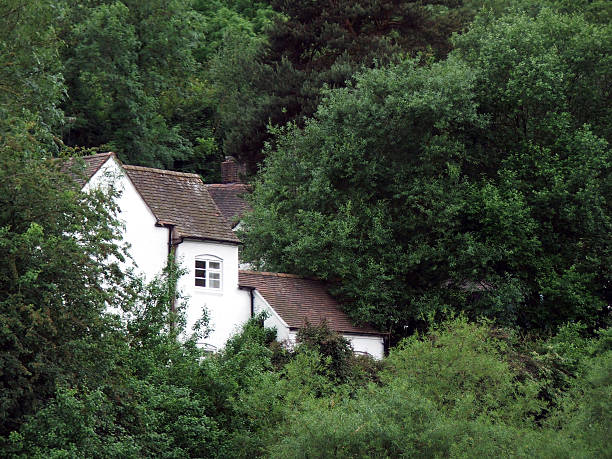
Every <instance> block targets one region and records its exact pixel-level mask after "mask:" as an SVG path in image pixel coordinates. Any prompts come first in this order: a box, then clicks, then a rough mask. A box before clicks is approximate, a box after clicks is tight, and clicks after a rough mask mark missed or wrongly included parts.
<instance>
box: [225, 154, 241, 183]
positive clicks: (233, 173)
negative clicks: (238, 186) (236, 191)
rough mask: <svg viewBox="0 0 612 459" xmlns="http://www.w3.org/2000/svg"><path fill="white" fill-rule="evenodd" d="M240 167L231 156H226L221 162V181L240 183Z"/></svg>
mask: <svg viewBox="0 0 612 459" xmlns="http://www.w3.org/2000/svg"><path fill="white" fill-rule="evenodd" d="M242 172H243V171H242V167H240V165H239V164H238V163H237V162H236V160H235V159H234V157H233V156H226V157H225V161H223V162H222V163H221V182H222V183H241V180H240V174H241V173H242Z"/></svg>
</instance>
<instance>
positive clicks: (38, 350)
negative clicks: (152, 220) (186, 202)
mask: <svg viewBox="0 0 612 459" xmlns="http://www.w3.org/2000/svg"><path fill="white" fill-rule="evenodd" d="M611 17H612V8H611V7H610V2H607V1H603V0H601V1H599V0H593V1H589V0H579V1H563V0H541V1H536V0H532V1H530V0H514V1H512V2H507V1H497V0H427V1H407V0H375V1H370V0H368V1H366V0H352V1H349V0H338V1H326V0H316V1H315V0H312V1H302V2H289V1H280V0H278V1H277V0H270V1H265V0H262V1H247V0H171V1H161V0H139V1H132V0H121V1H120V0H108V1H106V0H84V1H80V2H74V1H70V0H60V1H52V0H27V1H26V0H5V1H3V2H2V3H1V4H0V456H2V457H15V458H31V457H34V458H41V457H45V458H47V457H52V458H71V457H75V458H76V457H79V458H80V457H92V458H98V457H134V458H136V457H168V458H178V457H254V456H263V457H282V458H285V457H303V458H313V457H414V456H418V457H492V456H500V457H526V456H532V457H551V458H552V457H554V458H558V457H568V458H570V457H571V458H576V457H594V458H595V457H597V458H599V457H612V449H611V443H610V440H609V439H610V438H612V419H611V414H610V413H612V331H611V329H610V326H611V325H612V324H611V322H612V313H611V310H610V307H611V306H610V305H611V304H612V273H611V267H612V251H611V242H612V238H611V237H610V234H612V220H611V219H612V213H611V208H610V203H611V202H612V175H611V171H612V154H611V149H610V141H611V135H612V131H611V126H612V118H611V114H612V111H611V110H612V100H611V97H610V88H611V85H610V78H611V75H612V59H611V56H612V53H611V51H612V46H611V44H612V26H611V25H610V19H611ZM107 150H113V151H116V152H117V154H118V156H119V158H120V159H122V160H123V161H125V162H127V163H129V164H136V165H144V166H151V167H162V168H167V169H171V170H178V171H187V172H195V173H198V174H200V175H201V176H202V177H203V179H204V180H205V181H206V182H214V181H218V179H219V176H218V169H219V167H218V166H219V162H220V161H221V159H222V158H223V157H224V155H233V156H235V157H236V158H237V159H238V160H239V161H241V162H243V163H244V164H246V165H247V166H248V170H249V171H250V177H249V179H250V180H251V181H252V183H253V185H254V193H253V196H252V198H251V202H252V205H253V209H254V210H253V212H252V213H251V214H250V215H249V216H247V218H246V221H245V222H244V225H243V226H242V228H243V233H242V234H241V238H242V239H243V240H244V242H245V246H244V251H243V252H242V255H243V256H244V257H245V258H246V259H247V260H249V261H250V262H251V263H253V264H254V265H255V266H257V267H259V268H262V269H265V270H268V271H274V270H278V271H284V272H292V273H296V274H302V275H307V276H315V277H318V278H321V279H324V280H325V281H327V282H328V283H329V285H330V289H331V291H332V293H333V294H334V295H335V296H336V297H337V298H338V299H339V300H340V301H341V303H342V304H343V305H345V309H346V312H347V313H348V314H349V315H350V316H351V318H352V319H353V320H354V321H355V322H356V323H370V324H373V325H374V326H376V327H378V328H379V329H380V330H382V331H385V332H388V333H389V336H390V337H391V344H392V346H391V349H390V352H389V355H388V357H386V358H385V359H384V360H382V361H374V360H372V359H369V358H367V357H363V356H355V355H353V353H352V351H351V349H350V347H349V345H348V342H347V341H346V340H345V339H343V338H342V337H341V336H338V335H335V334H334V333H333V332H331V331H330V330H329V329H327V327H326V326H325V325H324V324H323V325H321V326H311V327H306V328H304V329H302V330H301V331H300V334H299V337H298V338H299V339H298V344H297V345H296V346H295V347H294V348H291V349H288V348H286V347H284V346H283V345H282V344H280V343H277V342H275V341H274V339H273V338H274V336H275V332H274V330H267V329H264V328H262V327H261V326H260V323H261V320H260V319H261V318H254V319H253V320H252V321H251V322H249V323H247V324H246V325H245V327H244V328H243V330H242V331H241V332H240V333H238V334H236V335H235V336H234V337H233V338H232V339H231V340H230V341H229V342H228V344H227V346H226V347H225V349H224V350H222V351H221V352H219V353H216V354H212V355H211V354H203V352H202V350H201V349H198V347H197V346H196V345H195V343H196V341H197V340H198V339H199V337H201V336H202V335H206V333H207V328H206V323H205V322H203V323H202V324H201V328H200V329H197V330H184V317H183V306H181V304H182V302H181V293H180V292H177V291H176V289H175V285H176V282H175V280H176V278H177V276H178V275H180V273H179V272H177V270H176V268H175V267H174V266H173V265H172V263H169V265H168V268H167V270H166V271H165V272H164V273H161V274H160V276H159V278H158V279H157V280H156V281H155V282H153V283H151V284H145V283H144V282H143V281H142V279H140V278H138V277H136V276H134V275H133V274H132V273H125V272H121V270H120V269H119V266H120V262H121V260H123V258H124V257H125V256H126V253H125V247H120V246H118V245H117V243H116V239H115V237H114V236H115V235H116V234H117V231H118V222H117V220H116V214H117V210H118V209H116V207H115V205H114V204H113V196H112V195H110V196H109V195H104V194H103V193H98V192H96V193H90V194H82V193H80V192H79V191H78V190H76V189H75V187H74V182H73V177H74V175H71V174H66V171H65V170H62V164H65V163H64V162H62V161H61V160H58V158H60V159H61V158H65V157H68V156H79V155H83V154H87V153H90V152H95V151H107ZM78 166H79V164H78V162H77V163H76V164H75V166H74V170H73V171H71V173H72V174H78V173H79V172H78ZM171 304H176V305H177V306H178V307H177V309H176V311H175V312H171V311H172V308H171V307H170V305H171ZM109 311H115V312H116V313H111V312H109ZM119 311H120V313H119ZM179 336H181V337H183V339H178V337H179ZM185 337H186V338H185Z"/></svg>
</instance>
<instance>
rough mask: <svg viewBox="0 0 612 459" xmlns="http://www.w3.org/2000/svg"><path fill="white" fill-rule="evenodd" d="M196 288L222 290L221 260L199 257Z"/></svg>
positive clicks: (196, 268) (196, 267)
mask: <svg viewBox="0 0 612 459" xmlns="http://www.w3.org/2000/svg"><path fill="white" fill-rule="evenodd" d="M195 285H196V287H206V288H214V289H220V288H221V260H220V259H218V258H217V257H212V256H209V257H206V258H205V257H198V258H196V261H195Z"/></svg>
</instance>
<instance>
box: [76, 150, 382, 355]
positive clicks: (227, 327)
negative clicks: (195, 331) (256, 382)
mask: <svg viewBox="0 0 612 459" xmlns="http://www.w3.org/2000/svg"><path fill="white" fill-rule="evenodd" d="M109 186H114V187H115V189H116V190H118V191H120V192H121V195H120V197H119V198H118V202H117V203H118V206H119V208H120V214H119V216H118V217H119V220H120V221H121V222H122V223H123V224H124V225H125V231H124V234H123V241H124V242H127V243H128V244H129V253H130V255H131V256H132V259H133V260H132V261H128V262H126V263H125V264H124V266H123V268H133V269H135V270H136V272H137V273H140V274H142V275H144V276H145V279H146V280H147V281H151V280H152V279H153V278H154V277H155V276H157V275H158V274H160V273H161V272H162V270H163V268H164V267H165V265H166V261H167V256H168V228H164V227H156V226H155V223H156V221H157V219H156V218H155V216H154V215H153V213H152V212H151V210H150V209H149V208H148V206H147V205H146V203H145V202H144V200H143V199H142V198H141V196H140V194H139V193H138V192H137V191H136V188H135V187H134V185H133V184H132V182H131V181H130V179H129V178H128V177H127V175H126V174H125V172H124V171H123V169H122V168H121V166H120V165H119V163H118V162H117V161H116V160H115V159H114V158H112V157H111V158H109V160H108V161H107V162H106V163H105V164H104V165H102V167H101V168H100V169H99V170H98V171H97V172H96V173H95V174H94V176H93V177H92V178H91V180H90V181H89V182H88V183H87V184H86V185H85V186H84V187H83V191H85V192H87V191H88V190H90V189H92V188H100V187H102V188H105V187H109ZM176 255H177V260H178V261H179V266H180V267H181V268H183V269H184V270H185V272H186V274H185V275H183V276H182V277H181V278H180V279H179V281H178V289H179V290H180V291H181V292H182V294H183V295H184V296H186V297H187V299H188V307H187V311H186V316H187V330H188V332H189V331H190V330H191V329H192V327H193V325H194V324H195V322H196V321H197V320H199V319H200V318H201V315H202V309H203V308H206V309H207V311H208V314H209V317H210V326H211V327H212V328H213V332H212V333H211V335H210V336H209V337H208V338H207V339H205V340H204V342H203V343H202V344H203V345H207V346H213V347H214V348H216V349H220V348H222V347H223V346H224V345H225V342H226V341H227V340H228V338H230V337H231V336H232V335H233V334H234V333H236V332H238V331H240V328H241V327H242V325H243V324H244V323H245V322H246V321H247V320H248V319H249V317H250V316H251V297H250V293H249V291H247V290H240V289H239V288H238V269H239V260H238V246H237V245H235V244H224V243H218V242H212V241H208V242H207V241H199V240H194V239H185V240H184V241H183V242H182V243H181V244H179V245H178V246H177V248H176ZM202 255H213V256H215V257H218V258H220V259H221V260H222V263H223V264H222V270H223V271H222V288H221V289H210V288H204V287H197V286H196V285H195V259H196V257H198V256H202ZM254 294H255V298H254V309H255V312H256V313H259V312H261V311H266V312H267V313H268V317H267V319H266V320H265V321H264V325H265V326H266V327H269V328H275V329H276V331H277V340H278V341H284V342H286V343H287V344H289V345H292V344H294V343H295V338H296V332H295V331H291V330H289V327H288V326H287V324H286V323H285V321H283V319H282V318H281V317H280V316H279V315H278V314H277V313H276V311H274V309H273V308H272V307H271V306H270V305H269V304H268V302H267V301H266V300H265V298H264V297H263V296H262V295H261V294H260V293H259V292H258V291H255V292H254ZM344 336H345V338H347V339H348V340H349V341H350V342H351V345H352V346H353V349H354V350H355V351H357V352H367V353H368V354H370V355H372V356H373V357H375V358H377V359H381V358H382V357H383V355H384V343H383V339H382V337H376V336H369V335H344Z"/></svg>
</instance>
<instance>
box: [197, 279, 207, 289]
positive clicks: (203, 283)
mask: <svg viewBox="0 0 612 459" xmlns="http://www.w3.org/2000/svg"><path fill="white" fill-rule="evenodd" d="M195 284H196V285H197V286H198V287H206V279H198V278H197V277H196V280H195Z"/></svg>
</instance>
